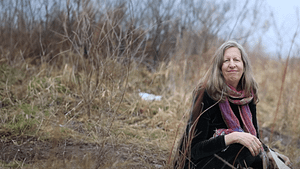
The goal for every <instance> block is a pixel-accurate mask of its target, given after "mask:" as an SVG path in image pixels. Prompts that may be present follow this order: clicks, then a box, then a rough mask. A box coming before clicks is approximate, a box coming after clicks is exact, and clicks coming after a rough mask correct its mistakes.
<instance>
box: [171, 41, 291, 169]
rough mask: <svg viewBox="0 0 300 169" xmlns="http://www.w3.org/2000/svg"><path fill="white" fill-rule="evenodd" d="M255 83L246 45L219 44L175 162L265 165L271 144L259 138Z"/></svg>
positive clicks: (189, 165)
mask: <svg viewBox="0 0 300 169" xmlns="http://www.w3.org/2000/svg"><path fill="white" fill-rule="evenodd" d="M257 88H258V87H257V83H256V82H255V80H254V78H253V76H252V70H251V66H250V61H249V59H248V56H247V54H246V52H245V50H244V49H243V47H242V46H241V45H240V44H238V43H236V42H234V41H228V42H225V43H224V44H223V45H221V46H220V48H219V49H218V50H217V51H216V53H215V55H214V57H213V60H212V64H211V66H210V67H209V69H208V71H207V72H206V74H205V76H204V77H203V78H202V79H201V80H200V83H199V85H198V86H197V87H196V89H195V90H194V92H193V105H192V108H191V116H190V120H189V122H188V125H187V129H186V132H185V134H184V137H183V138H182V140H181V145H180V146H179V156H178V157H179V158H177V161H176V164H175V168H209V169H210V168H216V169H220V168H232V166H234V167H237V168H242V167H252V168H263V162H262V158H261V154H262V152H264V149H266V150H267V149H268V148H267V147H266V146H264V145H263V144H262V143H261V142H260V140H259V133H258V124H257V119H256V103H257V102H258V96H257V91H258V90H257ZM282 158H284V159H285V161H286V162H288V161H289V160H288V158H286V157H285V156H282Z"/></svg>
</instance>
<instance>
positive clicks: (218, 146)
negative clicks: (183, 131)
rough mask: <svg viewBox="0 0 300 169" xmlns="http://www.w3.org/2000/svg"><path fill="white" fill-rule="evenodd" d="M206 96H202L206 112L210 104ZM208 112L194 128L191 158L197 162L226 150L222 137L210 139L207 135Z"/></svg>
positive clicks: (208, 124)
mask: <svg viewBox="0 0 300 169" xmlns="http://www.w3.org/2000/svg"><path fill="white" fill-rule="evenodd" d="M207 99H210V98H208V95H207V94H206V93H205V94H204V96H203V103H204V108H203V110H206V109H207V108H208V107H210V106H211V105H212V104H211V103H210V102H209V101H208V100H207ZM210 121H211V120H210V117H209V111H208V112H205V113H204V114H202V115H201V116H200V117H199V120H198V123H197V126H196V128H195V136H194V138H193V140H192V144H191V157H192V159H194V160H196V161H197V160H198V159H201V158H204V157H207V156H211V155H213V154H215V153H217V152H220V151H222V150H224V149H225V148H226V145H225V139H224V136H218V137H214V138H212V137H211V136H209V135H208V133H209V130H210V128H209V126H210Z"/></svg>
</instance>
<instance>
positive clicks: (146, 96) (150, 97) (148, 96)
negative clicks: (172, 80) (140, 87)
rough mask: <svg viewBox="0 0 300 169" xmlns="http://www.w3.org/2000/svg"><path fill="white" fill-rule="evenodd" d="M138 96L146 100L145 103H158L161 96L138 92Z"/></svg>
mask: <svg viewBox="0 0 300 169" xmlns="http://www.w3.org/2000/svg"><path fill="white" fill-rule="evenodd" d="M139 95H140V97H141V98H142V99H143V100H147V101H154V100H156V101H160V100H161V96H156V95H154V94H149V93H143V92H140V93H139Z"/></svg>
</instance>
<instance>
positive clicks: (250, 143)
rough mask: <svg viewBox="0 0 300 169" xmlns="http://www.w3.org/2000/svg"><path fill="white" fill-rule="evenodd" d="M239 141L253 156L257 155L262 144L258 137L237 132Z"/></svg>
mask: <svg viewBox="0 0 300 169" xmlns="http://www.w3.org/2000/svg"><path fill="white" fill-rule="evenodd" d="M238 134H239V143H240V144H242V145H244V146H246V147H247V148H248V149H249V151H250V152H251V154H252V155H253V156H257V155H258V154H259V153H260V150H261V147H262V144H261V142H260V141H259V139H258V138H257V137H255V136H253V135H252V134H249V133H238Z"/></svg>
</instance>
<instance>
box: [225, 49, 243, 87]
mask: <svg viewBox="0 0 300 169" xmlns="http://www.w3.org/2000/svg"><path fill="white" fill-rule="evenodd" d="M243 72H244V63H243V60H242V56H241V52H240V50H239V49H238V48H236V47H231V48H228V49H226V50H225V52H224V61H223V64H222V73H223V76H224V79H225V81H226V83H227V84H229V85H231V86H233V87H235V88H237V85H238V83H239V81H240V79H241V77H242V75H243Z"/></svg>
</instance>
